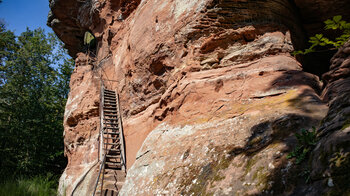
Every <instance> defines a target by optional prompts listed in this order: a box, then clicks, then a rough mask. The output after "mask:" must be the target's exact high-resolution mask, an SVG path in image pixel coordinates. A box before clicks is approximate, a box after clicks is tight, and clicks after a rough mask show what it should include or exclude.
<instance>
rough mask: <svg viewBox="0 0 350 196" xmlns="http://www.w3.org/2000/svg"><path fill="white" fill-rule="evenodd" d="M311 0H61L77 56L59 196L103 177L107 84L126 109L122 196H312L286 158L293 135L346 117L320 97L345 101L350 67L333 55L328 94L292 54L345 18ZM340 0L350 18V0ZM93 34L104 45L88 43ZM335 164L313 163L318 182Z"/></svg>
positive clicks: (59, 18) (58, 28)
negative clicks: (102, 115)
mask: <svg viewBox="0 0 350 196" xmlns="http://www.w3.org/2000/svg"><path fill="white" fill-rule="evenodd" d="M310 3H311V1H288V0H275V1H268V0H267V1H266V0H254V1H250V0H249V1H248V0H239V1H232V0H172V1H170V0H169V1H160V0H143V1H140V0H132V1H126V0H116V1H110V0H87V1H77V0H51V1H50V6H51V10H52V12H51V14H50V15H49V19H48V24H49V25H50V26H51V27H52V28H53V30H54V31H55V33H56V34H57V35H58V36H59V37H60V38H61V39H62V40H63V41H64V42H65V44H66V48H67V49H68V50H69V52H70V54H71V55H72V56H74V57H75V58H76V68H75V70H74V73H73V74H72V79H71V83H70V85H71V91H70V95H69V99H68V102H67V106H66V112H65V120H64V125H65V140H64V142H65V154H66V156H67V157H68V166H67V168H66V170H65V172H64V174H63V175H62V177H61V180H60V188H59V190H60V194H62V195H63V194H64V193H66V194H67V195H70V194H72V193H73V194H74V195H86V194H89V193H90V192H91V187H93V185H94V183H95V180H96V176H97V173H96V170H97V157H98V133H99V118H98V111H99V108H98V107H99V94H100V84H101V81H104V85H105V86H106V87H107V88H109V89H113V90H116V91H117V92H118V93H119V96H120V101H121V107H122V112H123V123H124V132H125V140H126V141H125V142H126V155H127V167H128V175H127V179H126V183H125V185H124V187H123V189H122V191H121V195H157V194H160V195H162V194H163V195H172V194H174V195H180V194H182V195H191V194H194V195H200V194H203V195H204V194H205V193H206V194H214V195H232V194H237V195H259V194H270V195H272V194H283V195H286V194H305V193H306V192H307V190H308V188H310V187H311V185H310V186H308V185H305V180H304V179H303V178H304V177H303V176H298V175H295V174H296V173H302V172H303V171H304V170H303V168H300V166H299V165H297V164H295V161H294V160H293V159H287V155H288V153H289V152H290V151H291V150H292V149H293V148H294V147H295V146H296V143H297V141H296V138H295V136H294V134H295V133H296V132H298V131H299V130H301V129H302V128H305V129H310V128H311V127H312V126H318V125H319V123H320V122H321V120H322V119H323V118H324V117H325V116H326V115H327V116H330V115H337V114H334V113H335V112H332V111H335V110H336V111H337V109H336V107H339V105H338V104H336V106H334V109H333V110H332V108H333V106H332V105H330V111H329V112H328V114H327V111H328V106H327V104H326V103H325V102H323V101H322V99H323V97H324V100H325V101H327V100H329V101H330V100H333V99H334V100H337V98H334V97H332V96H335V97H338V95H340V94H341V93H340V94H339V93H337V92H338V91H337V90H336V89H338V86H339V85H340V84H341V83H342V82H341V81H343V80H342V79H340V78H344V77H345V76H344V74H345V73H347V72H344V73H343V71H344V70H346V69H347V67H346V66H343V67H342V66H340V64H341V63H343V60H344V58H345V57H341V58H342V59H343V60H333V62H334V63H333V64H334V65H332V66H333V68H331V69H332V71H331V72H330V73H328V75H325V80H326V81H327V85H328V86H327V89H329V90H327V93H323V94H322V95H323V97H322V99H321V98H320V95H321V92H322V83H321V82H320V81H319V79H318V77H317V76H315V75H313V74H311V73H306V72H304V71H303V67H302V65H301V64H300V63H299V62H298V61H297V60H296V59H295V58H294V57H293V56H291V55H290V54H289V53H290V52H292V51H293V50H294V48H301V47H303V46H304V45H305V42H306V37H307V36H308V35H309V34H312V33H314V32H315V29H314V28H313V25H315V24H321V21H323V20H324V18H323V17H326V18H330V17H332V16H333V15H334V14H335V13H337V14H338V12H337V9H333V8H331V7H330V6H329V3H327V2H326V1H321V0H320V1H317V2H315V5H317V7H318V8H319V9H321V10H326V8H327V10H328V11H324V12H323V13H324V14H323V15H319V14H316V13H315V11H314V8H311V7H310V6H309V4H310ZM333 4H337V5H343V7H342V8H341V9H339V10H340V12H339V14H340V15H343V16H344V17H349V15H348V14H347V10H348V9H345V8H346V6H348V4H346V1H345V0H337V1H336V2H333ZM308 15H312V18H308ZM86 31H90V32H92V33H93V34H94V36H95V37H96V40H97V48H96V51H95V50H92V51H85V50H86V48H84V46H83V36H84V33H85V32H86ZM345 51H346V49H345ZM341 54H343V53H341ZM340 61H342V62H341V63H340ZM344 62H346V60H344ZM339 63H340V64H339ZM345 64H346V63H345ZM339 66H340V68H339ZM345 75H346V74H345ZM344 80H345V79H344ZM339 88H340V87H339ZM341 88H343V87H341ZM331 92H336V93H331ZM344 112H346V111H344ZM344 115H345V113H344ZM330 118H331V117H330ZM327 122H328V123H330V122H333V121H332V120H329V121H327ZM323 123H325V122H323ZM333 123H335V124H336V123H337V122H336V121H334V122H333ZM322 130H323V129H322ZM322 130H321V129H320V131H319V132H320V137H321V135H322V134H321V133H322V132H324V131H322ZM326 132H327V133H328V132H331V131H326ZM344 134H345V133H344ZM326 135H327V134H326ZM328 137H330V136H327V137H323V138H325V139H324V140H327V138H328ZM323 147H324V148H328V147H327V146H326V145H321V147H318V148H316V149H315V151H314V152H313V153H314V154H317V153H318V151H317V149H320V148H323ZM346 150H347V149H344V150H343V151H342V152H344V153H346V152H347V151H346ZM327 156H328V155H327ZM329 156H330V155H329ZM325 168H326V166H325V167H322V168H319V169H318V170H315V171H314V170H313V171H312V173H311V174H312V175H311V176H312V179H313V180H314V182H315V183H314V184H315V185H313V186H312V187H311V188H315V187H318V190H319V191H324V190H326V187H327V186H324V185H323V184H322V183H321V184H320V182H321V181H322V180H319V178H318V177H317V176H319V175H321V176H322V175H323V173H324V171H325V170H327V169H325ZM327 171H328V170H327ZM331 173H332V172H331ZM324 179H326V178H324ZM327 179H329V178H328V176H327ZM332 179H333V178H332ZM333 180H334V183H336V182H335V181H336V179H333ZM315 194H316V192H315Z"/></svg>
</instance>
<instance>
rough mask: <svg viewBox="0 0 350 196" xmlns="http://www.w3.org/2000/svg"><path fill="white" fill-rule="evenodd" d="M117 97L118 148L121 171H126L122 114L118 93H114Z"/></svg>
mask: <svg viewBox="0 0 350 196" xmlns="http://www.w3.org/2000/svg"><path fill="white" fill-rule="evenodd" d="M116 98H117V112H118V124H119V131H120V136H119V137H120V145H121V147H120V150H121V153H120V155H121V161H122V166H123V171H124V172H125V173H126V157H125V145H124V130H123V124H122V115H121V112H120V103H119V94H118V93H116Z"/></svg>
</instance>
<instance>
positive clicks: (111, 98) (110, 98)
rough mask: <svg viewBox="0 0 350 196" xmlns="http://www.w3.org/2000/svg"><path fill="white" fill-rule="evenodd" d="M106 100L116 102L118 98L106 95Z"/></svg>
mask: <svg viewBox="0 0 350 196" xmlns="http://www.w3.org/2000/svg"><path fill="white" fill-rule="evenodd" d="M104 98H105V100H106V99H107V100H115V99H116V97H115V96H113V95H105V96H104Z"/></svg>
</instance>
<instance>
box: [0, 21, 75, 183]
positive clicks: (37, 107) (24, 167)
mask: <svg viewBox="0 0 350 196" xmlns="http://www.w3.org/2000/svg"><path fill="white" fill-rule="evenodd" d="M72 68H73V60H72V59H69V58H67V56H66V54H65V51H64V50H63V49H62V44H61V43H60V42H59V40H58V39H57V38H56V36H55V35H54V34H46V33H45V32H44V30H42V29H40V28H39V29H36V30H29V29H27V31H25V32H23V33H22V34H21V35H20V36H15V35H14V33H13V32H11V31H7V30H6V29H5V28H4V25H2V26H1V29H0V76H1V78H0V156H1V159H0V174H1V176H2V177H6V175H21V176H29V175H38V174H43V173H47V172H49V171H50V172H52V173H54V174H59V173H61V171H62V169H63V167H64V166H65V164H66V160H65V158H64V157H63V144H62V132H63V114H64V106H65V103H66V100H67V96H68V90H69V78H70V74H71V72H72ZM0 180H1V179H0Z"/></svg>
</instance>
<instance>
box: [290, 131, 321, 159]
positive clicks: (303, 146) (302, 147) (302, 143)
mask: <svg viewBox="0 0 350 196" xmlns="http://www.w3.org/2000/svg"><path fill="white" fill-rule="evenodd" d="M312 129H313V130H312V131H309V130H306V129H302V130H301V133H300V134H299V133H296V134H295V136H296V138H297V140H298V145H297V146H296V147H295V148H294V150H293V151H292V152H290V153H289V155H288V156H287V158H288V159H291V158H293V157H295V158H296V164H300V163H301V162H302V161H303V160H305V158H306V157H307V155H308V154H309V152H311V150H312V149H313V148H314V146H315V145H316V143H317V137H316V128H315V127H313V128H312Z"/></svg>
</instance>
